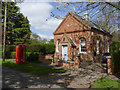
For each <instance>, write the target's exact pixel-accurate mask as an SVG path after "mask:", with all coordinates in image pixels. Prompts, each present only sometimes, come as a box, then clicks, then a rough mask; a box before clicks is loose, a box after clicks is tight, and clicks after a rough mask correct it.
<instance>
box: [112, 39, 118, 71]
mask: <svg viewBox="0 0 120 90" xmlns="http://www.w3.org/2000/svg"><path fill="white" fill-rule="evenodd" d="M119 49H120V42H117V41H114V42H113V43H112V44H111V45H110V52H111V53H112V65H113V67H114V72H115V73H118V72H119V73H120V50H119Z"/></svg>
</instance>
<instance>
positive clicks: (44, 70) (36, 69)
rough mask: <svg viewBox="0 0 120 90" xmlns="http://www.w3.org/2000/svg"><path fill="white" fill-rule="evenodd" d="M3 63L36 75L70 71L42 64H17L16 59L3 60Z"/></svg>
mask: <svg viewBox="0 0 120 90" xmlns="http://www.w3.org/2000/svg"><path fill="white" fill-rule="evenodd" d="M2 65H3V66H6V67H9V68H12V69H15V70H19V71H22V72H26V73H30V74H35V75H43V74H50V73H64V72H68V70H64V69H56V68H53V67H47V66H40V65H35V64H24V65H19V64H15V62H14V61H8V60H6V61H5V62H2Z"/></svg>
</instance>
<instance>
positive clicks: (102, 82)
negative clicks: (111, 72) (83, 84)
mask: <svg viewBox="0 0 120 90" xmlns="http://www.w3.org/2000/svg"><path fill="white" fill-rule="evenodd" d="M119 86H120V81H117V80H114V79H109V78H99V79H98V80H96V81H95V83H94V84H93V86H92V88H105V89H111V88H118V87H119Z"/></svg>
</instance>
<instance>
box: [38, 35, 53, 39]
mask: <svg viewBox="0 0 120 90" xmlns="http://www.w3.org/2000/svg"><path fill="white" fill-rule="evenodd" d="M38 35H39V36H40V37H41V38H46V39H48V40H50V39H53V38H54V37H52V36H47V35H43V34H38Z"/></svg>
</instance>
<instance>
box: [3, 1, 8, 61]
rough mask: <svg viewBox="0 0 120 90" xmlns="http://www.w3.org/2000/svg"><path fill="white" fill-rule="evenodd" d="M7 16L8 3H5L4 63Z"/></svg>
mask: <svg viewBox="0 0 120 90" xmlns="http://www.w3.org/2000/svg"><path fill="white" fill-rule="evenodd" d="M6 15H7V1H6V2H5V17H4V39H3V61H5V42H6V17H7V16H6Z"/></svg>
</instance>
